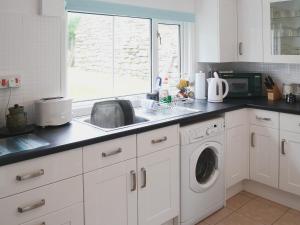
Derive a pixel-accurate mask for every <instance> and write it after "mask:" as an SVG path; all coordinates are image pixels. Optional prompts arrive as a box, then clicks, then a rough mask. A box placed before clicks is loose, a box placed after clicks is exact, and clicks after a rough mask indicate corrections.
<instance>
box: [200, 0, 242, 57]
mask: <svg viewBox="0 0 300 225" xmlns="http://www.w3.org/2000/svg"><path fill="white" fill-rule="evenodd" d="M236 1H237V0H226V1H224V0H196V46H197V48H196V49H197V50H196V53H197V61H198V62H235V61H237V2H236Z"/></svg>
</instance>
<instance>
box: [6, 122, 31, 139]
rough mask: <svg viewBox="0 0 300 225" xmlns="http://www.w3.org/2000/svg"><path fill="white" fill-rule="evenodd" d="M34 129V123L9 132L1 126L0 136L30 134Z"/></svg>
mask: <svg viewBox="0 0 300 225" xmlns="http://www.w3.org/2000/svg"><path fill="white" fill-rule="evenodd" d="M33 131H34V125H27V126H26V127H25V128H24V129H23V130H20V131H15V132H11V131H9V130H8V129H7V128H5V127H4V128H1V129H0V138H4V137H13V136H18V135H23V134H30V133H32V132H33Z"/></svg>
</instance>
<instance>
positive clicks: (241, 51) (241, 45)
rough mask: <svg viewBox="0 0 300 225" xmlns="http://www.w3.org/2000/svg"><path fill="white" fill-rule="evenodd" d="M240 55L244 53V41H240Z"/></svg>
mask: <svg viewBox="0 0 300 225" xmlns="http://www.w3.org/2000/svg"><path fill="white" fill-rule="evenodd" d="M239 55H243V42H240V43H239Z"/></svg>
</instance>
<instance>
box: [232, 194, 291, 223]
mask: <svg viewBox="0 0 300 225" xmlns="http://www.w3.org/2000/svg"><path fill="white" fill-rule="evenodd" d="M287 210H288V208H287V207H285V206H283V205H279V204H277V203H274V202H271V201H269V200H266V199H262V198H257V199H254V200H252V201H250V202H249V203H248V204H246V205H245V206H243V207H242V208H240V209H239V210H237V213H238V214H240V215H243V216H246V217H248V218H251V219H252V220H255V221H258V222H260V223H262V224H265V225H271V224H272V223H274V222H275V221H276V220H278V219H279V218H280V217H281V216H282V215H283V214H285V213H286V212H287Z"/></svg>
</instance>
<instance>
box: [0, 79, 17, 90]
mask: <svg viewBox="0 0 300 225" xmlns="http://www.w3.org/2000/svg"><path fill="white" fill-rule="evenodd" d="M19 87H21V79H20V77H16V76H8V77H0V89H6V88H19Z"/></svg>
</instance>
